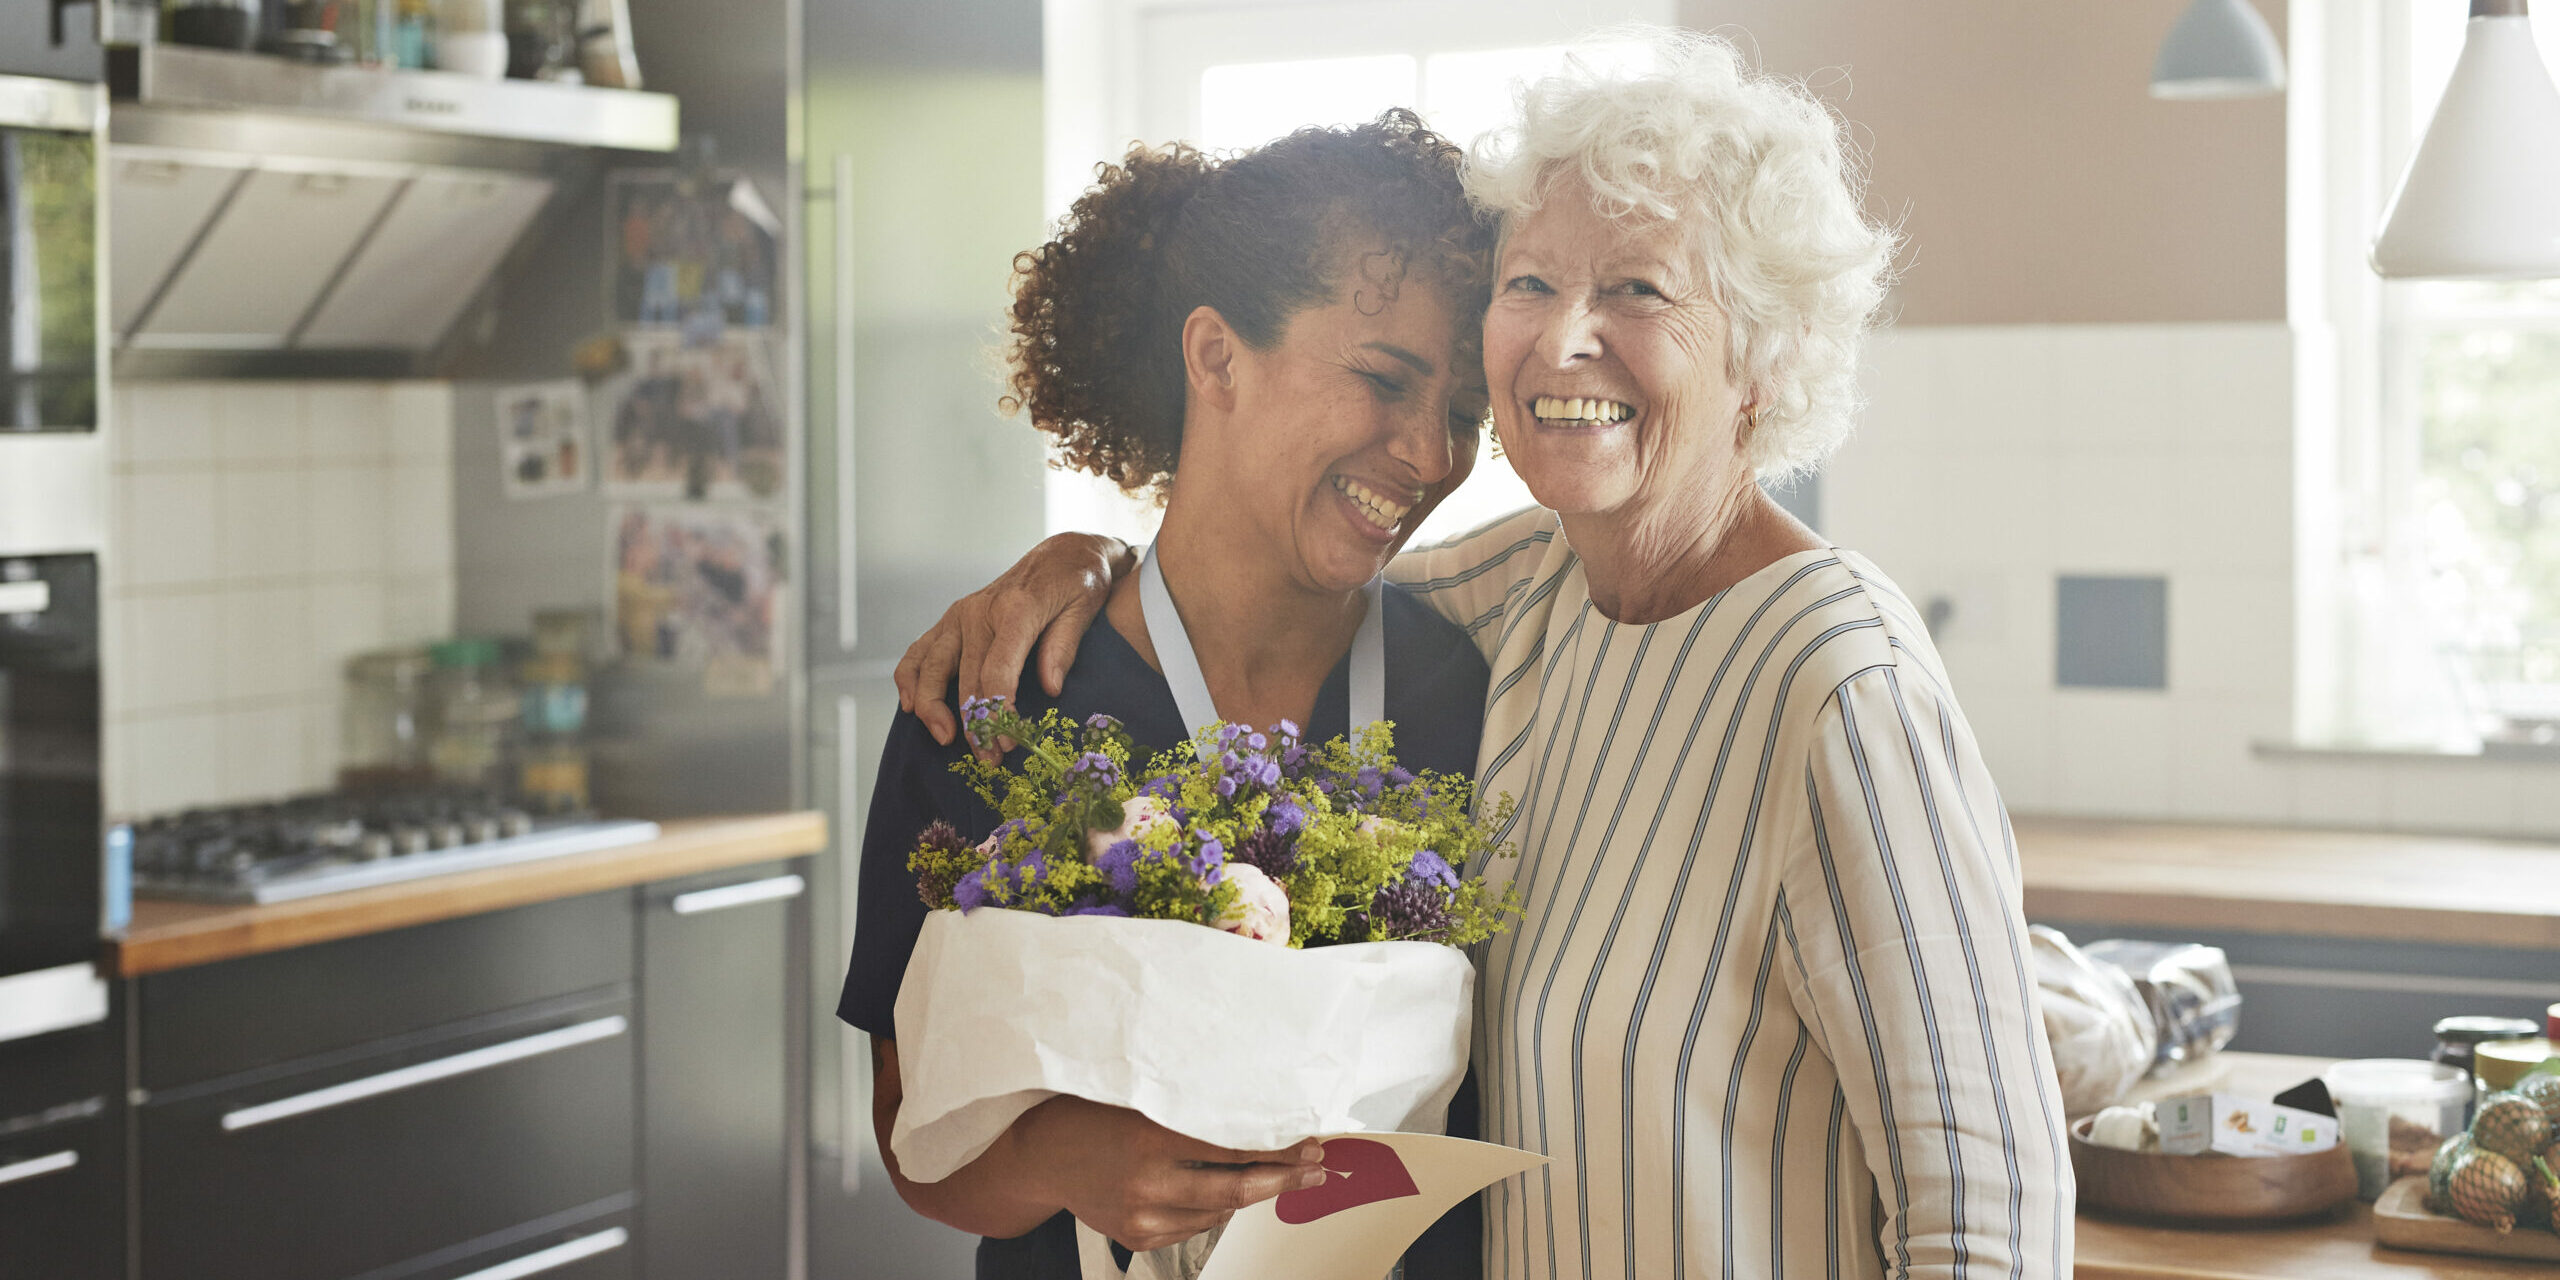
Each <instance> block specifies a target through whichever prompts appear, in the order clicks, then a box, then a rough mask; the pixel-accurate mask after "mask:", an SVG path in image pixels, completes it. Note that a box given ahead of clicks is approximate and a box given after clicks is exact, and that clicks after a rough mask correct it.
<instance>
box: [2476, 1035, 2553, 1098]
mask: <svg viewBox="0 0 2560 1280" xmlns="http://www.w3.org/2000/svg"><path fill="white" fill-rule="evenodd" d="M2555 1048H2560V1046H2555V1045H2554V1044H2553V1043H2552V1041H2551V1040H2550V1039H2549V1038H2548V1037H2536V1038H2533V1039H2527V1040H2491V1041H2489V1042H2487V1043H2485V1044H2483V1045H2481V1046H2480V1052H2479V1057H2478V1059H2477V1061H2476V1063H2475V1067H2474V1069H2475V1070H2477V1071H2479V1073H2480V1083H2482V1084H2484V1085H2487V1086H2488V1087H2490V1088H2492V1089H2512V1088H2514V1087H2515V1083H2516V1081H2518V1080H2522V1079H2524V1077H2525V1073H2527V1072H2529V1071H2532V1070H2533V1069H2535V1068H2536V1067H2539V1066H2541V1065H2542V1064H2543V1063H2544V1062H2545V1061H2547V1060H2548V1059H2550V1058H2551V1057H2552V1055H2553V1053H2554V1051H2555Z"/></svg>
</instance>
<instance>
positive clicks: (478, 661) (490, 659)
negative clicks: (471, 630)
mask: <svg viewBox="0 0 2560 1280" xmlns="http://www.w3.org/2000/svg"><path fill="white" fill-rule="evenodd" d="M427 652H428V653H430V654H432V655H434V657H435V661H436V665H437V666H439V667H447V668H451V667H489V666H495V665H497V662H498V642H497V641H495V640H486V639H480V638H477V637H464V638H462V639H458V640H446V641H443V642H441V643H439V644H437V645H436V646H435V647H434V648H432V649H429V650H428V651H427Z"/></svg>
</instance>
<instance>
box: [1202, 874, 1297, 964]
mask: <svg viewBox="0 0 2560 1280" xmlns="http://www.w3.org/2000/svg"><path fill="white" fill-rule="evenodd" d="M1220 870H1222V871H1224V872H1225V873H1226V882H1227V883H1228V884H1231V885H1234V886H1235V887H1236V900H1235V904H1234V905H1233V906H1230V907H1228V908H1227V909H1226V911H1225V912H1223V913H1221V914H1220V915H1219V916H1218V919H1217V921H1216V924H1217V926H1218V927H1219V928H1221V929H1224V930H1226V931H1227V932H1229V933H1234V934H1242V935H1243V936H1245V937H1248V938H1251V939H1253V940H1254V941H1256V942H1277V943H1279V944H1280V945H1282V946H1284V947H1285V946H1287V945H1289V892H1288V890H1286V889H1283V888H1281V887H1280V885H1279V882H1277V881H1275V880H1273V879H1272V878H1271V877H1269V876H1267V875H1264V874H1262V868H1260V867H1257V866H1255V865H1253V864H1252V863H1250V862H1230V863H1228V864H1227V865H1226V866H1224V867H1222V868H1220Z"/></svg>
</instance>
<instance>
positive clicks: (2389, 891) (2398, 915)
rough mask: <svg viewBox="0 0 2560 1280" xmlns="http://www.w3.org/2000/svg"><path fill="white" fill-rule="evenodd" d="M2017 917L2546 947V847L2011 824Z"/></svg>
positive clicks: (2557, 889)
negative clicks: (2017, 865)
mask: <svg viewBox="0 0 2560 1280" xmlns="http://www.w3.org/2000/svg"><path fill="white" fill-rule="evenodd" d="M2015 825H2016V828H2017V836H2018V856H2019V859H2020V861H2021V863H2022V864H2023V865H2024V868H2025V873H2026V908H2027V918H2028V919H2030V920H2094V921H2107V922H2121V923H2127V924H2151V925H2158V926H2162V927H2175V928H2179V929H2230V930H2235V931H2239V932H2246V933H2276V934H2304V935H2316V936H2320V937H2333V938H2372V939H2382V940H2391V941H2404V942H2441V943H2456V944H2462V945H2468V946H2481V947H2517V948H2522V949H2527V950H2560V845H2552V844H2537V843H2530V842H2526V841H2519V840H2486V839H2470V838H2464V837H2459V836H2412V835H2391V834H2385V833H2378V832H2363V831H2356V832H2346V831H2306V830H2299V829H2293V828H2277V827H2224V826H2203V825H2188V824H2180V823H2145V822H2117V821H2103V820H2096V819H2079V818H2037V817H2021V818H2018V819H2016V820H2015Z"/></svg>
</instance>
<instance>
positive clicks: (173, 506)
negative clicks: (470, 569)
mask: <svg viewBox="0 0 2560 1280" xmlns="http://www.w3.org/2000/svg"><path fill="white" fill-rule="evenodd" d="M116 405H117V407H118V410H119V412H118V417H117V430H116V432H115V433H114V434H115V438H116V440H117V442H118V443H117V446H116V449H117V452H116V455H115V477H114V485H113V489H112V500H113V502H114V504H115V507H116V522H117V523H116V528H117V531H118V538H119V543H118V553H119V554H118V555H117V556H116V557H115V558H114V559H112V560H111V561H110V562H109V566H108V569H109V574H110V578H109V581H108V583H107V612H108V618H107V623H108V626H109V627H110V628H112V634H113V636H114V638H115V644H114V645H113V647H112V648H111V649H110V651H109V657H108V666H107V671H106V680H107V688H108V699H107V701H108V705H109V714H110V716H111V718H112V723H111V724H110V726H109V733H108V769H107V775H108V794H107V803H108V807H109V809H110V810H111V811H113V812H115V813H117V814H120V815H126V816H136V815H145V814H151V813H158V812H164V811H167V810H170V809H174V808H178V807H182V806H186V805H193V804H213V803H234V802H240V801H249V800H257V799H263V798H269V797H273V796H278V795H283V794H288V793H291V792H295V791H301V790H307V789H310V788H314V787H319V786H323V785H326V784H327V782H328V781H329V779H330V778H331V777H332V776H334V774H335V772H336V764H337V744H338V706H339V691H340V687H341V682H342V677H341V674H340V673H341V671H342V670H343V669H344V664H345V661H346V659H347V658H348V657H349V656H352V655H354V654H357V653H362V652H364V651H366V650H368V649H376V648H381V647H383V646H384V645H387V644H391V643H394V642H401V641H411V642H415V641H427V640H435V639H440V638H442V637H443V636H445V635H446V634H448V633H449V632H450V631H451V629H452V627H453V617H454V572H453V513H452V512H453V470H452V441H453V431H452V421H451V419H452V406H453V400H452V394H451V391H450V389H449V388H448V387H447V386H446V385H445V384H442V383H416V382H184V381H147V382H128V383H124V384H121V385H119V386H118V387H117V389H116Z"/></svg>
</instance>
